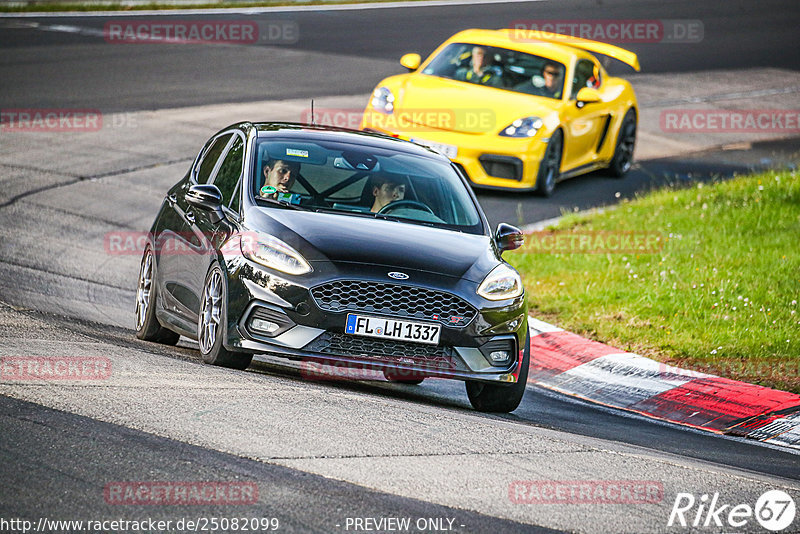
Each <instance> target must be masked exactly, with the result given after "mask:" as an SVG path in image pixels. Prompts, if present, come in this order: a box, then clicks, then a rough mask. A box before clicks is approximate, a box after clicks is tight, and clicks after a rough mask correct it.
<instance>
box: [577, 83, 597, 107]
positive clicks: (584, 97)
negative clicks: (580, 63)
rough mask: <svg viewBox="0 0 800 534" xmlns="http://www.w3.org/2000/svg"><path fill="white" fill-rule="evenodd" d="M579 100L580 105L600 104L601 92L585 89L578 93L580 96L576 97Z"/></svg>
mask: <svg viewBox="0 0 800 534" xmlns="http://www.w3.org/2000/svg"><path fill="white" fill-rule="evenodd" d="M576 99H577V100H578V104H581V105H583V104H593V103H595V102H600V100H601V98H600V92H599V91H598V90H597V89H593V88H591V87H584V88H583V89H581V90H580V91H578V95H577V96H576Z"/></svg>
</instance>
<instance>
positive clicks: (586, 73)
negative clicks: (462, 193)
mask: <svg viewBox="0 0 800 534" xmlns="http://www.w3.org/2000/svg"><path fill="white" fill-rule="evenodd" d="M591 52H594V53H599V54H603V55H606V56H609V57H612V58H614V59H617V60H619V61H622V62H624V63H626V64H628V65H630V66H631V67H633V68H634V69H636V70H637V71H638V70H639V60H638V59H637V57H636V54H634V53H632V52H630V51H628V50H624V49H622V48H619V47H617V46H613V45H610V44H606V43H599V42H596V41H589V40H586V39H580V38H577V37H571V36H566V35H557V34H552V33H543V32H536V31H523V30H512V29H505V30H465V31H462V32H459V33H457V34H456V35H454V36H452V37H451V38H450V39H448V40H447V41H445V42H444V43H443V44H442V45H441V46H439V48H437V49H436V50H435V51H434V52H433V54H431V56H430V57H429V58H428V59H427V60H425V62H421V59H422V58H421V57H420V56H419V54H406V55H404V56H403V57H402V58H401V60H400V63H401V64H402V65H403V66H404V67H406V68H407V69H409V70H410V71H411V72H409V73H407V74H400V75H397V76H390V77H389V78H386V79H384V80H383V81H381V82H380V83H379V84H378V86H377V87H376V88H375V90H374V91H373V93H372V98H371V99H370V102H369V103H368V105H367V108H366V109H365V110H364V115H363V117H362V119H361V126H360V127H361V129H362V130H367V131H373V132H380V133H384V134H389V135H392V136H394V137H400V138H403V139H409V140H411V141H415V142H417V143H419V144H422V145H427V146H428V147H430V148H432V149H434V150H436V151H438V152H440V153H442V154H444V155H446V156H447V157H449V158H450V159H451V160H452V161H453V162H454V163H455V164H456V166H458V167H459V168H460V169H461V170H462V171H463V173H464V174H465V175H466V176H467V178H469V180H470V182H471V183H472V184H474V185H475V186H477V187H483V188H493V189H511V190H518V191H526V190H527V191H530V190H533V191H536V192H537V193H539V194H541V195H544V196H549V195H551V194H552V193H553V190H554V188H555V185H556V182H558V181H560V180H563V179H566V178H570V177H573V176H576V175H578V174H583V173H587V172H590V171H593V170H595V169H601V168H608V170H609V172H610V173H611V174H612V175H614V176H622V175H624V174H625V173H626V172H628V170H629V169H630V168H631V163H632V161H633V150H634V146H635V144H636V124H637V117H638V108H637V103H636V96H635V95H634V92H633V88H632V87H631V84H630V83H629V82H628V81H626V80H623V79H622V78H615V77H612V76H609V75H608V74H607V73H606V71H605V69H604V68H603V66H602V65H601V64H600V62H599V61H598V60H597V58H595V57H594V55H592V53H591Z"/></svg>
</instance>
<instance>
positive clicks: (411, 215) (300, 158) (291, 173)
mask: <svg viewBox="0 0 800 534" xmlns="http://www.w3.org/2000/svg"><path fill="white" fill-rule="evenodd" d="M254 153H255V157H256V161H255V162H254V165H253V169H254V175H253V177H252V180H251V181H250V182H251V186H252V188H253V189H252V191H253V196H254V197H255V199H256V201H257V202H261V203H263V204H264V205H265V206H276V204H278V203H281V204H285V205H286V206H291V207H295V208H298V209H306V210H316V211H325V212H336V213H341V214H343V215H350V216H361V217H373V218H385V219H392V220H397V221H400V222H406V223H413V224H425V225H431V226H437V227H442V228H448V229H452V230H458V231H462V232H468V233H474V234H482V233H483V224H482V221H481V217H480V215H479V212H478V208H477V207H476V205H475V203H474V202H473V200H472V198H471V196H470V195H469V193H468V191H467V186H466V185H465V184H464V183H463V181H462V180H461V179H460V177H459V176H458V174H457V173H456V171H455V169H454V168H453V167H452V166H451V165H450V164H449V163H448V162H446V161H437V160H435V159H431V158H427V157H424V156H418V155H414V154H409V153H405V152H398V151H393V150H386V149H380V148H374V147H366V146H363V145H356V144H350V143H342V142H329V141H319V140H305V139H303V140H299V139H276V138H269V139H259V140H258V144H257V148H256V150H255V151H254Z"/></svg>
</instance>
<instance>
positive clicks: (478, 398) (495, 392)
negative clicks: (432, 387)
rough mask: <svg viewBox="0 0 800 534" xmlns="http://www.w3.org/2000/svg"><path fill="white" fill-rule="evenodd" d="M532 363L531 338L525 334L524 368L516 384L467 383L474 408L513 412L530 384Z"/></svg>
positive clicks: (485, 410) (528, 334)
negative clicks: (529, 377) (529, 368)
mask: <svg viewBox="0 0 800 534" xmlns="http://www.w3.org/2000/svg"><path fill="white" fill-rule="evenodd" d="M530 361H531V336H530V333H526V334H525V347H524V348H523V349H522V368H521V369H520V370H519V376H518V377H517V382H516V384H513V385H510V386H506V385H499V384H498V385H495V384H486V383H483V382H467V397H469V402H470V403H471V404H472V407H473V408H475V409H476V410H478V411H479V412H499V413H508V412H513V411H514V410H516V409H517V407H518V406H519V403H520V402H522V396H523V395H524V394H525V386H526V385H527V383H528V367H529V365H530Z"/></svg>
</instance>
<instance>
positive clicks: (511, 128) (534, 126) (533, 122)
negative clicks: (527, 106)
mask: <svg viewBox="0 0 800 534" xmlns="http://www.w3.org/2000/svg"><path fill="white" fill-rule="evenodd" d="M543 124H544V122H543V121H542V119H540V118H539V117H525V118H524V119H517V120H515V121H514V122H512V123H511V124H509V125H508V126H506V127H505V128H503V131H502V132H500V135H502V136H503V137H533V136H534V135H536V132H538V131H539V128H541V127H542V125H543Z"/></svg>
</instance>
